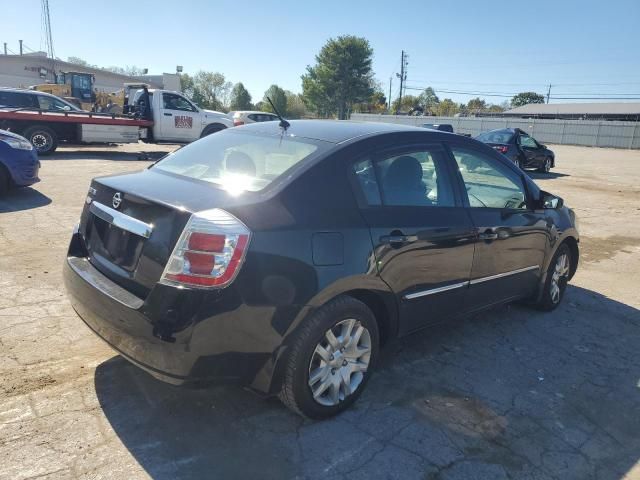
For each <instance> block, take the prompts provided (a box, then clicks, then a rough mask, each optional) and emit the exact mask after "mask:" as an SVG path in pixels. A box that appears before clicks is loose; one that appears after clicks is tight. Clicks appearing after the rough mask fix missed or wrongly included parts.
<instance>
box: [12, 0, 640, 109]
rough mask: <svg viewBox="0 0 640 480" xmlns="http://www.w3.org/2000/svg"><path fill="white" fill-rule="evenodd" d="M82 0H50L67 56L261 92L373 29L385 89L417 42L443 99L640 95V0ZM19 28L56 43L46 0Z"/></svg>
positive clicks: (29, 36)
mask: <svg viewBox="0 0 640 480" xmlns="http://www.w3.org/2000/svg"><path fill="white" fill-rule="evenodd" d="M80 3H81V2H78V1H77V0H49V8H50V14H51V29H52V34H53V44H54V50H55V54H56V56H57V57H59V58H61V59H63V60H66V59H67V57H69V56H76V57H80V58H83V59H85V60H87V61H88V62H89V63H91V64H96V65H98V66H110V65H118V66H126V65H135V66H138V67H141V68H148V69H149V73H151V74H157V73H162V72H175V68H176V65H182V66H183V67H184V71H185V72H186V73H191V74H193V73H195V72H197V71H198V70H210V71H218V72H221V73H223V74H224V75H225V76H226V78H227V79H228V80H229V81H231V82H233V83H235V82H239V81H241V82H242V83H243V84H244V85H245V87H246V88H247V89H248V90H249V92H250V93H251V95H252V97H253V100H254V101H258V100H260V99H262V96H263V94H264V91H265V90H266V89H267V88H268V87H269V86H270V85H271V84H274V83H275V84H277V85H279V86H281V87H283V88H285V89H287V90H291V91H294V92H300V91H301V80H300V76H301V75H302V74H303V73H304V72H305V68H306V67H307V65H310V64H311V65H312V64H313V63H314V62H315V55H316V54H317V53H318V51H319V50H320V48H321V47H322V46H323V44H324V43H325V42H326V41H327V40H328V39H329V38H332V37H337V36H339V35H344V34H352V35H358V36H362V37H365V38H366V39H368V40H369V42H370V44H371V46H372V48H373V51H374V59H373V69H374V72H375V75H376V78H377V80H378V81H379V82H380V84H381V87H382V90H383V91H384V92H385V95H388V92H389V78H390V77H392V78H393V83H392V98H394V99H395V98H396V97H397V95H398V93H399V80H398V78H396V76H395V74H396V73H398V72H399V71H400V55H401V51H402V50H405V51H406V52H407V53H408V62H409V65H408V72H407V86H408V87H409V88H410V89H408V90H407V91H406V93H413V94H419V93H420V89H423V88H425V87H427V86H432V87H433V88H434V89H435V90H436V94H438V96H439V97H440V99H443V98H452V99H453V100H455V101H457V102H466V101H468V100H469V99H471V98H474V97H476V96H479V97H481V98H484V99H486V100H487V101H488V102H489V103H501V102H503V101H505V100H508V99H509V98H510V96H512V95H513V94H514V93H516V92H521V91H528V90H533V91H536V92H538V93H541V94H546V93H547V88H548V84H551V85H552V87H551V103H563V102H568V101H576V100H574V99H564V98H565V97H571V98H575V97H589V96H593V95H594V94H596V95H598V96H601V95H602V94H608V95H610V96H616V97H618V98H630V97H636V98H638V100H636V101H640V35H639V34H638V31H639V30H640V1H639V0H610V1H608V2H602V1H601V0H598V1H594V0H583V1H574V0H554V1H547V0H530V1H525V2H513V1H494V0H483V1H474V0H456V1H444V0H440V1H427V0H423V1H412V0H404V1H402V2H398V1H393V2H388V1H386V2H382V1H378V0H368V1H361V0H338V1H336V0H322V1H309V0H307V1H304V0H297V1H291V0H278V1H271V0H262V1H257V0H242V1H228V0H210V1H204V0H203V1H200V0H183V1H182V2H175V1H157V0H156V1H151V0H137V1H135V2H131V0H126V1H125V0H109V1H107V2H102V1H97V0H83V2H82V4H83V5H85V6H84V7H81V6H80ZM27 19H29V21H26V20H27ZM19 39H22V40H24V42H25V44H26V46H27V47H28V48H30V49H33V50H40V49H42V50H44V49H45V42H44V32H43V29H42V22H41V1H40V0H20V1H14V0H0V44H1V43H2V42H7V44H8V48H9V49H10V50H12V51H14V52H17V51H18V40H19ZM0 46H1V45H0ZM414 88H415V89H416V90H413V89H414ZM460 92H462V93H460ZM580 101H594V100H580ZM627 101H631V100H630V99H629V100H627Z"/></svg>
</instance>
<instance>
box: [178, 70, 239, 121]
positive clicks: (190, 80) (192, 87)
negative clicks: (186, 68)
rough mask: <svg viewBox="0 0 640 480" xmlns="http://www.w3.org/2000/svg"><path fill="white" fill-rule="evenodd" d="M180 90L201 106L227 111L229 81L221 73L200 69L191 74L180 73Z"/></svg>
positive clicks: (229, 91) (229, 90) (229, 89)
mask: <svg viewBox="0 0 640 480" xmlns="http://www.w3.org/2000/svg"><path fill="white" fill-rule="evenodd" d="M180 83H181V86H182V91H183V92H184V93H185V95H187V96H188V97H189V98H191V100H193V102H194V103H195V104H196V105H198V106H199V107H201V108H209V109H213V110H220V111H227V110H228V106H229V101H230V93H231V86H232V84H231V82H228V81H227V80H226V79H225V77H224V75H223V74H222V73H218V72H207V71H204V70H200V71H199V72H197V73H196V74H195V75H193V76H191V75H189V74H187V73H183V74H182V75H180Z"/></svg>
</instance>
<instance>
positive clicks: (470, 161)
mask: <svg viewBox="0 0 640 480" xmlns="http://www.w3.org/2000/svg"><path fill="white" fill-rule="evenodd" d="M451 150H452V152H453V156H454V157H455V159H456V162H457V164H458V169H459V170H460V174H461V175H462V180H463V181H464V185H465V189H466V192H467V196H468V197H469V205H470V206H471V207H472V208H503V209H504V208H508V209H518V210H524V209H526V208H527V202H526V195H525V189H524V186H523V184H522V180H521V179H520V177H519V176H518V174H517V173H515V172H514V171H512V170H511V169H509V168H508V167H507V166H504V165H502V164H500V162H498V161H497V160H496V159H493V158H491V157H489V156H488V155H485V154H483V153H479V152H476V151H473V150H467V149H464V148H459V147H452V148H451Z"/></svg>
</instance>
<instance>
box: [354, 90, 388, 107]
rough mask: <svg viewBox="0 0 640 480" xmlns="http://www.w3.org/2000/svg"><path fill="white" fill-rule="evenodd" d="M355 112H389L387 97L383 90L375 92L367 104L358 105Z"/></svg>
mask: <svg viewBox="0 0 640 480" xmlns="http://www.w3.org/2000/svg"><path fill="white" fill-rule="evenodd" d="M353 110H354V111H355V112H359V113H384V112H385V111H386V110H387V97H385V95H384V93H383V92H382V91H381V90H375V91H374V92H373V94H372V95H371V97H369V99H368V100H367V101H366V102H361V103H356V104H355V105H354V106H353Z"/></svg>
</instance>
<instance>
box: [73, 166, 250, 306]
mask: <svg viewBox="0 0 640 480" xmlns="http://www.w3.org/2000/svg"><path fill="white" fill-rule="evenodd" d="M244 202H246V199H245V200H244ZM244 202H243V203H244ZM239 203H240V202H239V200H238V199H237V198H234V197H232V196H230V195H229V194H228V193H227V192H226V191H224V190H221V189H219V188H216V187H215V186H213V185H209V184H203V183H201V182H197V181H194V180H192V179H188V178H184V177H179V176H176V175H172V174H170V173H166V172H162V171H158V170H144V171H142V172H137V173H130V174H123V175H115V176H109V177H102V178H96V179H94V180H93V182H92V183H91V188H90V190H89V196H88V197H87V203H86V205H85V208H84V211H83V213H82V218H81V223H80V232H81V233H82V234H83V237H84V240H85V245H86V248H87V252H88V258H89V261H90V262H91V263H92V264H93V265H94V266H95V267H96V268H97V269H98V270H100V271H101V272H102V273H103V274H104V275H106V276H107V277H109V278H110V279H111V280H113V281H114V282H116V283H117V284H119V285H120V286H122V287H123V288H126V289H127V290H129V291H130V292H132V293H133V294H135V295H136V296H138V297H140V298H145V297H146V296H147V295H148V293H149V291H150V290H151V289H152V288H153V286H154V285H155V284H156V282H158V280H159V279H160V277H161V275H162V272H163V270H164V268H165V265H166V263H167V261H168V259H169V257H170V255H171V252H172V251H173V248H174V246H175V244H176V242H177V240H178V238H179V237H180V234H181V233H182V231H183V229H184V227H185V225H186V223H187V221H188V220H189V218H190V217H191V214H192V213H193V212H197V211H201V210H206V209H210V208H225V207H229V206H232V205H234V204H235V205H237V204H239Z"/></svg>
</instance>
